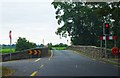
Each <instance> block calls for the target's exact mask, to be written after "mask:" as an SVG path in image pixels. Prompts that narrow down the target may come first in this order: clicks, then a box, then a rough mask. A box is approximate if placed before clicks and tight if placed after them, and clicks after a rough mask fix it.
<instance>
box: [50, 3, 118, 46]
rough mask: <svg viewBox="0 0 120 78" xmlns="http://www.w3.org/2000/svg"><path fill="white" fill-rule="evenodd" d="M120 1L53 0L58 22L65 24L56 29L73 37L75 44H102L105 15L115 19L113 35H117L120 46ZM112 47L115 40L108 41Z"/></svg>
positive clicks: (59, 32) (112, 28)
mask: <svg viewBox="0 0 120 78" xmlns="http://www.w3.org/2000/svg"><path fill="white" fill-rule="evenodd" d="M119 4H120V2H94V3H93V2H69V1H68V2H64V1H62V2H52V5H53V6H54V8H55V9H56V19H57V20H58V24H59V25H61V24H63V26H62V27H59V28H58V29H57V31H56V34H57V35H60V36H61V35H62V36H63V37H66V36H65V34H66V33H68V35H69V36H70V37H71V42H72V44H74V45H94V46H100V40H99V37H100V35H103V32H102V27H103V22H104V20H103V16H110V19H114V20H115V22H114V23H113V25H114V26H113V27H112V26H111V27H110V31H111V32H113V34H112V35H116V36H117V37H118V38H117V46H118V47H120V44H118V43H120V35H118V34H120V31H118V30H120V21H119V20H120V14H118V13H119V11H120V9H119V7H120V5H119ZM108 44H109V45H110V46H109V48H111V47H112V46H114V41H109V43H108Z"/></svg>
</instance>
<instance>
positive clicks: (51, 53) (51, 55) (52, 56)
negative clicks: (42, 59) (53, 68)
mask: <svg viewBox="0 0 120 78" xmlns="http://www.w3.org/2000/svg"><path fill="white" fill-rule="evenodd" d="M52 57H53V51H52V50H51V56H50V58H49V60H50V59H51V58H52Z"/></svg>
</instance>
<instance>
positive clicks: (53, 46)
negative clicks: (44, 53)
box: [48, 43, 67, 50]
mask: <svg viewBox="0 0 120 78" xmlns="http://www.w3.org/2000/svg"><path fill="white" fill-rule="evenodd" d="M66 47H67V45H66V44H63V43H60V44H56V45H52V43H48V48H49V49H50V50H52V49H56V50H65V49H66Z"/></svg>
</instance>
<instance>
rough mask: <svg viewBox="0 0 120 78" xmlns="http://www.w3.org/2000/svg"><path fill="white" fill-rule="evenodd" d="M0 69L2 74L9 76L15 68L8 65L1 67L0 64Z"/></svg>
mask: <svg viewBox="0 0 120 78" xmlns="http://www.w3.org/2000/svg"><path fill="white" fill-rule="evenodd" d="M1 69H2V76H11V75H12V73H14V72H15V70H13V69H10V68H8V67H3V66H2V67H1Z"/></svg>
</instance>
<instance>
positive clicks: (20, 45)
mask: <svg viewBox="0 0 120 78" xmlns="http://www.w3.org/2000/svg"><path fill="white" fill-rule="evenodd" d="M35 47H36V44H35V43H32V42H29V41H28V40H26V38H21V37H19V39H18V40H17V43H16V49H15V50H16V51H21V50H25V49H30V48H35Z"/></svg>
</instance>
